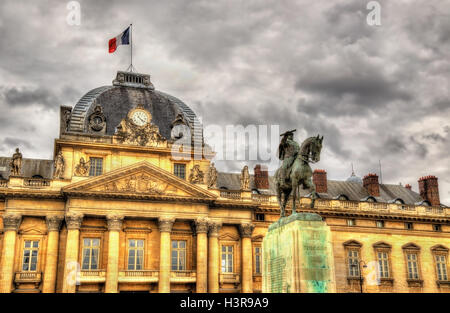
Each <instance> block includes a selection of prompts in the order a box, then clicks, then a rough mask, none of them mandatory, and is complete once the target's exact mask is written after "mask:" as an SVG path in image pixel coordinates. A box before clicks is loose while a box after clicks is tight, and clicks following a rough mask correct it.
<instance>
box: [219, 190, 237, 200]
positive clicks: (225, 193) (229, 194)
mask: <svg viewBox="0 0 450 313" xmlns="http://www.w3.org/2000/svg"><path fill="white" fill-rule="evenodd" d="M220 196H221V197H222V198H227V199H235V200H240V199H241V191H240V190H221V191H220Z"/></svg>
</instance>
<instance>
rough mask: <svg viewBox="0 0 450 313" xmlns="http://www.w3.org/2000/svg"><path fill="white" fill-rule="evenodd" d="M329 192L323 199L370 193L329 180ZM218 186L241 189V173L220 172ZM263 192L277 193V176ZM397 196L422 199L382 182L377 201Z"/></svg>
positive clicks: (412, 200) (406, 200)
mask: <svg viewBox="0 0 450 313" xmlns="http://www.w3.org/2000/svg"><path fill="white" fill-rule="evenodd" d="M327 184H328V185H327V189H328V190H327V191H328V192H327V193H320V194H319V196H320V198H322V199H337V198H338V197H339V196H340V195H345V196H347V198H348V199H349V200H351V201H362V200H363V199H367V198H368V197H369V196H370V195H369V193H368V192H367V190H366V189H365V188H364V187H363V185H362V184H360V183H356V182H349V181H338V180H328V181H327ZM217 187H218V188H223V187H225V188H226V189H228V190H239V189H240V174H237V173H221V172H220V173H218V175H217ZM250 189H256V188H255V184H254V178H253V175H250ZM259 191H260V193H262V194H270V195H276V189H275V178H274V177H273V176H269V189H268V190H259ZM308 194H309V190H303V189H302V188H300V195H301V196H307V195H308ZM397 198H400V199H402V200H403V202H404V203H405V204H410V205H414V204H416V203H418V202H420V201H422V200H423V199H422V197H421V196H420V195H419V194H418V193H417V192H414V191H412V190H409V189H407V188H405V187H404V186H401V185H391V184H380V196H379V197H376V200H377V202H386V203H387V202H389V201H393V200H395V199H397Z"/></svg>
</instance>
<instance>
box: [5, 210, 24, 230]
mask: <svg viewBox="0 0 450 313" xmlns="http://www.w3.org/2000/svg"><path fill="white" fill-rule="evenodd" d="M21 221H22V215H20V214H16V213H6V214H5V215H3V231H8V230H13V231H17V230H18V229H19V226H20V222H21Z"/></svg>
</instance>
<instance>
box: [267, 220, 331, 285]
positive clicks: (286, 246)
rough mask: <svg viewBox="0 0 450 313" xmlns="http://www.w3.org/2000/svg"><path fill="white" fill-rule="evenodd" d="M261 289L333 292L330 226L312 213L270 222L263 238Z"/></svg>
mask: <svg viewBox="0 0 450 313" xmlns="http://www.w3.org/2000/svg"><path fill="white" fill-rule="evenodd" d="M262 291H263V292H273V293H296V292H302V293H327V292H336V281H335V273H334V258H333V249H332V242H331V231H330V227H329V226H328V225H327V224H326V223H325V222H324V221H323V220H322V218H321V217H320V215H318V214H315V213H297V214H293V215H291V216H288V217H284V218H281V219H280V220H278V221H277V222H275V223H273V224H272V225H270V227H269V230H268V232H267V235H266V236H265V237H264V240H263V287H262Z"/></svg>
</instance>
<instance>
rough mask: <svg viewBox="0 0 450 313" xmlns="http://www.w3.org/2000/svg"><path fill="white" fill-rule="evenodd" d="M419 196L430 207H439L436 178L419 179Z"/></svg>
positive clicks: (425, 177)
mask: <svg viewBox="0 0 450 313" xmlns="http://www.w3.org/2000/svg"><path fill="white" fill-rule="evenodd" d="M419 193H420V196H421V197H422V198H423V199H424V200H426V201H428V202H429V203H430V204H431V205H440V204H441V201H440V200H439V186H438V179H437V177H436V176H432V175H430V176H424V177H421V178H420V179H419Z"/></svg>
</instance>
